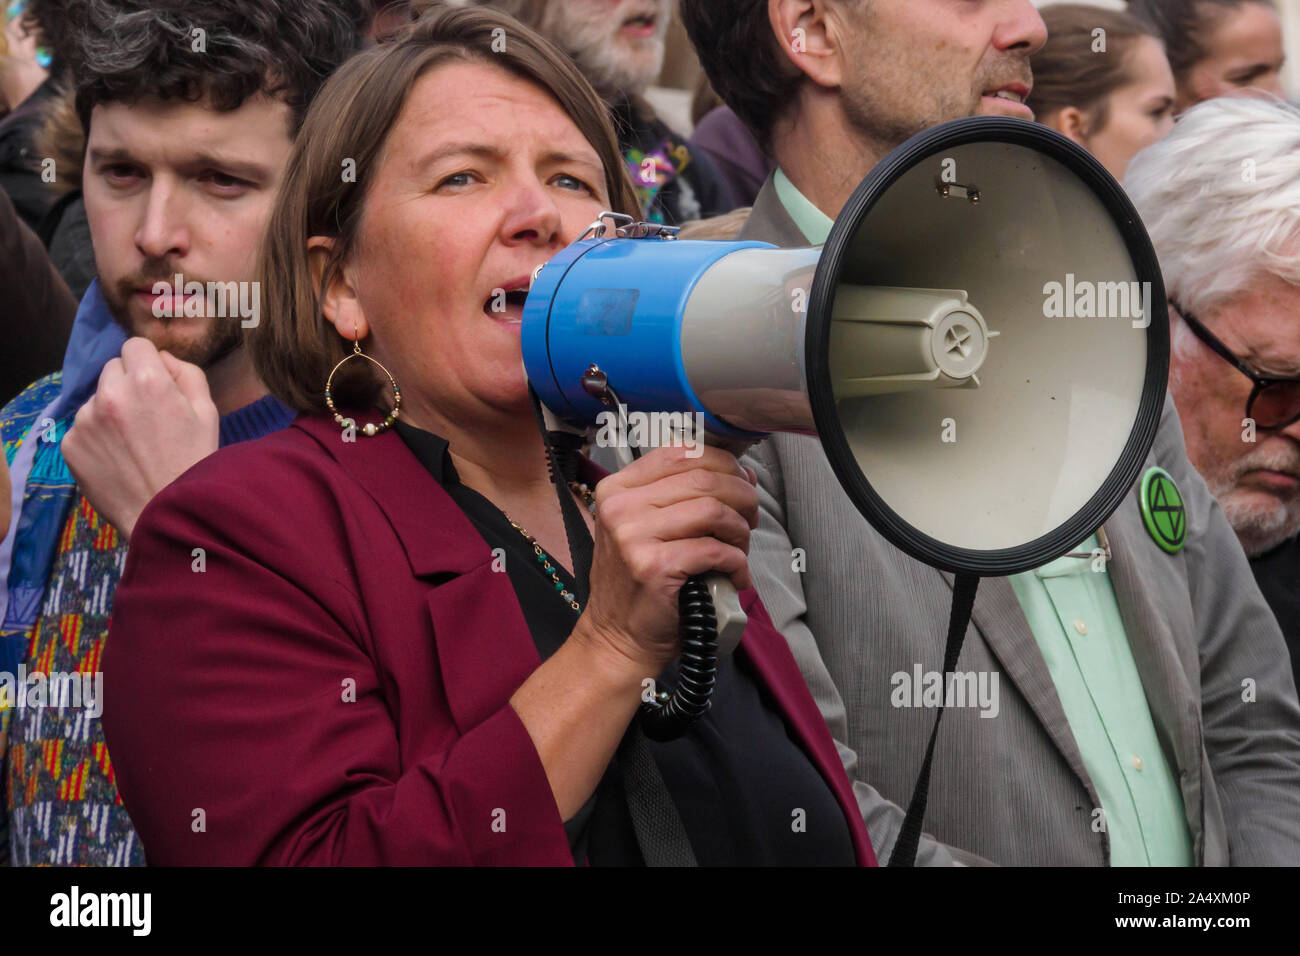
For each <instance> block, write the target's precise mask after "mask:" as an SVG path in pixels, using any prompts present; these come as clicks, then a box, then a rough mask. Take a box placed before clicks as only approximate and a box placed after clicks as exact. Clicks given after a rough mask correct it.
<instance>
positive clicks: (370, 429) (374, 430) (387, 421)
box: [325, 332, 402, 438]
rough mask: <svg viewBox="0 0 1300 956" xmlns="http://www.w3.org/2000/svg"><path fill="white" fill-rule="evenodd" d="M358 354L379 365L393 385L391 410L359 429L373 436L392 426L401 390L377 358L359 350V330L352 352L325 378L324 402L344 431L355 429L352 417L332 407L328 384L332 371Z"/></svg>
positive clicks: (332, 376)
mask: <svg viewBox="0 0 1300 956" xmlns="http://www.w3.org/2000/svg"><path fill="white" fill-rule="evenodd" d="M358 355H359V356H361V357H362V358H363V359H365V360H366V361H367V362H370V363H372V364H374V365H377V366H379V370H380V371H381V372H383V373H384V374H385V375H387V376H388V381H389V384H391V385H392V386H393V408H392V411H390V412H389V413H388V415H387V417H385V418H384V420H383V421H382V422H379V423H378V424H375V423H374V422H367V423H366V424H365V425H364V426H363V427H362V429H361V433H362V434H363V435H365V436H366V437H367V438H373V437H374V436H376V435H379V434H381V433H383V432H386V431H388V429H390V428H392V427H393V422H395V421H397V415H398V412H399V411H400V410H401V407H402V390H401V389H400V388H398V387H397V379H395V378H393V373H392V372H390V371H388V369H386V368H384V366H383V365H382V364H380V362H379V361H378V359H373V358H371V357H370V356H369V355H367V354H366V353H365V352H363V351H361V338H360V334H359V332H358V334H357V337H356V338H354V339H353V340H352V354H351V355H345V356H344V357H343V361H341V362H339V364H338V365H335V366H334V368H333V369H331V370H330V374H329V378H327V379H325V404H326V405H327V406H328V407H329V410H330V411H331V412H333V413H334V421H335V422H337V423H338V424H339V426H340V427H341V428H342V429H343V430H344V431H345V432H346V431H347V430H348V429H349V428H352V429H355V428H356V427H357V423H356V422H355V421H354V420H353V419H351V418H344V417H343V416H342V415H340V414H339V410H338V409H337V408H335V407H334V398H333V396H332V394H331V392H330V384H331V383H332V382H333V381H334V373H335V372H337V371H338V370H339V369H340V368H342V367H343V365H344V364H345V363H346V362H348V361H349V360H351V359H354V358H356V357H357V356H358Z"/></svg>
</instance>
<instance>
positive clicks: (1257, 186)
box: [1124, 98, 1300, 680]
mask: <svg viewBox="0 0 1300 956" xmlns="http://www.w3.org/2000/svg"><path fill="white" fill-rule="evenodd" d="M1124 185H1125V187H1126V188H1127V189H1128V192H1129V195H1130V196H1132V198H1133V202H1134V203H1135V204H1136V206H1137V207H1138V211H1139V212H1140V213H1141V214H1142V218H1143V220H1144V221H1145V222H1146V224H1147V229H1148V230H1149V231H1150V233H1151V239H1152V241H1153V242H1154V244H1155V247H1156V252H1157V253H1158V254H1159V256H1160V265H1161V269H1162V271H1163V273H1164V279H1165V289H1166V292H1167V293H1168V295H1169V302H1170V312H1169V315H1170V334H1171V336H1172V354H1171V356H1170V370H1169V371H1170V374H1169V388H1170V391H1171V392H1172V393H1173V397H1174V403H1175V404H1176V405H1177V406H1178V414H1179V417H1180V418H1181V419H1182V425H1183V436H1184V437H1185V438H1186V440H1187V455H1188V457H1189V458H1190V459H1191V461H1192V464H1194V465H1195V466H1196V469H1197V470H1198V471H1199V472H1200V473H1201V475H1202V476H1203V477H1204V478H1205V483H1206V484H1207V485H1208V486H1209V489H1210V491H1211V492H1212V493H1213V494H1214V496H1215V498H1217V499H1218V502H1219V504H1220V505H1221V506H1222V508H1223V511H1224V514H1226V515H1227V517H1228V522H1229V523H1230V524H1231V525H1232V528H1233V530H1234V531H1236V533H1237V538H1238V539H1239V540H1240V541H1241V544H1242V547H1243V548H1244V549H1245V551H1246V555H1247V556H1248V557H1249V558H1250V562H1251V569H1252V570H1253V571H1254V573H1255V579H1256V581H1257V582H1258V583H1259V586H1260V589H1261V590H1262V591H1263V592H1264V597H1265V598H1266V599H1267V600H1268V602H1269V605H1270V606H1271V607H1272V609H1273V613H1274V614H1275V615H1276V616H1277V619H1278V623H1279V624H1280V625H1281V627H1282V633H1283V634H1284V635H1285V636H1286V639H1287V644H1288V645H1289V647H1290V649H1291V660H1292V667H1293V669H1294V670H1295V673H1296V677H1297V680H1300V587H1297V586H1296V581H1297V575H1298V574H1300V537H1298V536H1297V533H1298V532H1300V321H1297V320H1296V316H1297V315H1300V111H1297V110H1296V109H1294V108H1293V107H1291V106H1288V105H1286V104H1284V103H1280V102H1273V101H1268V100H1258V99H1236V98H1223V99H1215V100H1209V101H1207V102H1205V103H1202V104H1200V105H1199V106H1196V107H1193V108H1192V109H1191V110H1188V111H1187V112H1186V113H1185V114H1183V117H1182V119H1180V120H1179V122H1178V125H1177V126H1175V127H1174V131H1173V133H1171V134H1170V136H1169V137H1168V138H1167V139H1166V140H1164V141H1163V142H1161V143H1157V144H1156V145H1154V146H1152V147H1150V148H1149V149H1147V150H1145V151H1144V152H1142V153H1140V154H1139V155H1138V157H1137V159H1136V160H1135V161H1134V162H1133V164H1132V165H1131V166H1129V169H1128V174H1127V176H1126V178H1125V181H1124Z"/></svg>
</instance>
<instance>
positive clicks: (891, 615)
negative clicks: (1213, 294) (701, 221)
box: [682, 0, 1300, 866]
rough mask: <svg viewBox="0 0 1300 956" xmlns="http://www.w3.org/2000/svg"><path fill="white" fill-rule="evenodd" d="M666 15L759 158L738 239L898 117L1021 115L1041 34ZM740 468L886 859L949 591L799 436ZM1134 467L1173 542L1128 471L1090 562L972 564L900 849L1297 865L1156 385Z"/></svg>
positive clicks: (1221, 562) (1237, 612)
mask: <svg viewBox="0 0 1300 956" xmlns="http://www.w3.org/2000/svg"><path fill="white" fill-rule="evenodd" d="M682 15H683V20H684V21H685V23H686V26H687V30H688V32H689V33H690V35H691V40H692V42H693V43H694V44H695V46H696V49H697V51H698V52H699V54H700V60H701V62H702V63H703V64H704V67H705V69H706V70H707V71H708V74H709V78H710V80H711V81H712V84H713V87H714V89H715V90H717V92H718V94H719V95H720V96H721V97H722V99H723V100H724V101H725V102H726V103H727V104H728V105H730V106H731V107H732V109H734V110H735V111H736V113H737V114H738V115H739V116H740V117H741V118H742V119H744V120H745V121H746V122H747V123H748V124H749V125H750V126H751V128H752V129H753V130H754V132H755V135H756V136H757V137H758V138H759V139H760V141H762V142H764V143H765V144H766V146H767V147H768V148H769V150H770V151H771V153H772V155H773V157H774V158H775V159H776V161H777V164H778V166H779V168H778V170H777V171H776V173H774V174H773V177H772V178H771V179H769V181H768V182H767V184H766V185H765V186H764V187H763V190H762V192H761V193H760V194H759V196H758V199H757V200H756V202H755V204H754V210H753V213H752V214H751V217H750V219H749V221H748V222H747V224H746V226H745V228H744V230H742V232H741V238H745V239H759V240H766V241H770V242H774V243H776V244H778V245H781V246H804V245H815V244H819V243H822V242H824V241H825V240H826V237H827V235H828V234H829V231H830V228H831V222H832V219H833V218H834V217H835V216H836V215H837V214H838V213H839V212H840V209H841V208H842V206H843V205H844V203H845V201H846V200H847V199H848V197H849V196H850V194H851V193H852V191H853V189H854V188H855V187H856V186H857V185H858V183H859V182H860V181H861V180H862V179H863V177H864V176H865V175H866V174H867V173H868V172H869V171H870V170H871V168H872V167H873V166H874V165H875V164H876V163H877V162H879V161H880V160H881V158H882V157H883V156H884V155H885V154H886V153H887V152H888V151H890V150H891V149H893V148H895V147H897V146H898V145H900V144H901V143H902V142H903V141H904V140H906V139H907V138H908V137H910V136H912V135H914V134H916V133H919V132H921V131H922V130H925V129H927V128H929V127H931V126H934V125H936V124H938V123H941V122H944V121H946V120H951V119H956V118H959V117H964V116H974V115H980V114H994V115H1007V116H1013V117H1020V118H1023V119H1030V118H1031V116H1030V114H1029V111H1028V110H1027V109H1026V108H1025V107H1024V106H1023V105H1022V102H1021V101H1023V99H1024V98H1025V94H1026V93H1027V92H1029V87H1030V83H1031V75H1030V69H1029V57H1030V55H1031V54H1033V53H1034V52H1035V51H1036V50H1038V49H1039V48H1040V47H1041V46H1042V44H1043V43H1044V40H1045V31H1044V29H1043V25H1042V20H1041V19H1040V17H1039V16H1038V14H1037V12H1036V11H1035V10H1034V8H1033V6H1032V5H1031V4H1030V3H1029V0H973V2H972V0H683V2H682ZM1233 174H1234V173H1231V172H1229V173H1225V174H1224V175H1225V176H1230V175H1233ZM1025 214H1026V215H1028V216H1032V215H1034V211H1033V210H1030V209H1027V210H1026V213H1025ZM1202 228H1205V227H1202ZM1124 427H1127V425H1125V426H1124ZM747 463H748V464H749V465H750V466H751V467H753V468H754V469H755V471H756V472H757V474H758V479H759V490H760V506H761V512H762V515H761V523H760V526H759V529H758V530H757V531H755V532H754V534H753V536H752V539H751V548H750V566H751V570H752V573H753V575H754V581H755V586H756V587H757V588H758V591H759V593H760V595H761V596H762V598H763V603H764V605H765V606H766V607H767V608H768V611H769V613H770V614H771V617H772V620H773V622H774V623H775V624H776V625H777V627H778V628H779V629H780V630H781V631H782V632H783V633H784V634H785V636H786V639H787V641H789V643H790V645H791V649H792V650H793V652H794V654H795V657H796V659H797V660H799V662H800V665H801V668H802V669H803V673H804V676H805V679H807V680H808V682H809V685H810V686H811V688H812V689H813V692H814V696H815V697H816V698H817V700H818V701H819V703H820V705H821V707H822V713H823V715H824V716H825V717H826V719H827V722H828V724H829V725H830V727H831V730H832V735H833V736H834V737H835V738H836V739H837V740H838V741H840V742H841V743H842V751H841V755H842V756H843V757H844V760H845V766H846V769H848V771H849V775H850V777H852V778H854V780H855V790H856V791H857V793H858V797H859V804H860V809H861V810H862V812H863V815H864V817H865V819H866V822H867V826H868V829H869V831H870V833H871V837H872V844H873V845H874V846H876V847H877V848H878V851H879V853H880V855H881V859H886V858H888V857H889V856H890V855H891V854H892V852H893V846H894V844H895V842H896V840H897V837H898V832H899V828H900V825H901V822H902V818H903V813H902V811H901V809H900V808H899V805H902V804H906V803H907V801H908V799H909V797H910V795H911V793H912V789H913V785H914V783H915V781H916V775H917V769H918V767H919V766H920V763H921V759H922V755H923V754H924V752H925V748H926V742H927V739H928V738H929V735H930V732H931V729H932V727H933V726H934V714H933V712H932V711H931V710H930V709H927V708H925V707H904V706H899V705H896V704H895V700H894V695H893V694H892V693H891V689H892V686H893V679H892V675H897V674H899V673H903V674H907V673H911V672H912V671H913V669H914V668H915V667H917V665H920V666H922V667H924V668H935V667H938V666H939V665H940V661H941V659H942V635H943V634H944V633H946V631H947V624H948V618H949V611H950V606H951V603H952V598H953V591H952V585H951V583H950V581H949V579H948V578H946V577H945V576H944V575H943V574H942V573H940V572H939V571H937V570H935V569H933V568H931V567H929V566H927V565H924V564H921V563H920V562H918V561H915V560H913V559H911V558H910V557H908V556H906V555H904V554H903V553H902V552H900V551H899V550H897V549H896V548H894V547H893V546H892V545H890V544H889V543H888V542H887V541H886V540H885V539H884V538H883V537H882V536H881V535H880V534H879V533H877V532H876V531H875V530H874V529H873V528H871V526H870V525H868V524H867V523H866V521H865V520H863V519H862V518H861V516H860V515H859V514H858V513H857V511H856V509H855V508H854V506H853V504H852V503H851V501H850V500H849V499H848V497H847V496H846V495H845V494H844V492H843V491H842V490H841V489H840V487H839V484H838V482H837V481H836V479H835V477H834V473H833V472H832V470H831V467H830V464H829V462H828V461H827V460H826V456H825V454H824V453H823V452H822V449H821V446H820V444H819V443H818V442H817V441H816V440H815V439H813V438H808V437H802V436H795V435H777V436H774V437H772V438H770V439H768V440H767V441H765V442H764V443H762V444H761V445H760V446H758V447H757V448H756V449H755V451H754V452H753V454H751V455H750V456H749V457H748V459H747ZM1155 468H1159V469H1163V472H1164V473H1165V475H1166V477H1167V478H1168V479H1169V481H1170V484H1171V485H1173V486H1176V488H1177V489H1178V491H1179V492H1180V494H1181V500H1182V504H1183V509H1184V517H1185V522H1186V528H1185V532H1184V538H1183V540H1182V541H1181V542H1180V545H1181V547H1179V548H1176V549H1175V553H1171V552H1169V551H1168V550H1166V549H1165V548H1163V547H1161V546H1159V545H1158V544H1157V542H1156V541H1155V540H1154V539H1153V535H1151V534H1148V532H1147V530H1146V528H1145V522H1144V520H1143V518H1142V516H1141V514H1140V511H1139V505H1138V501H1137V494H1136V488H1135V489H1134V492H1133V493H1131V494H1130V495H1129V496H1128V497H1127V498H1126V499H1125V501H1124V503H1123V504H1122V505H1121V506H1120V508H1119V509H1118V510H1117V511H1116V512H1115V514H1114V515H1113V516H1112V517H1111V519H1110V520H1109V521H1108V522H1107V523H1106V525H1105V528H1104V529H1103V530H1104V532H1105V534H1106V539H1107V540H1108V542H1109V554H1110V560H1109V561H1108V562H1106V563H1105V565H1104V567H1103V569H1102V570H1101V572H1100V573H1098V571H1097V570H1095V568H1094V563H1093V562H1092V561H1090V560H1086V559H1085V560H1078V559H1074V558H1069V557H1066V558H1062V559H1060V560H1059V561H1056V562H1053V563H1052V564H1051V565H1049V566H1047V567H1046V568H1043V569H1038V570H1036V571H1032V572H1028V573H1026V574H1022V575H1017V576H1015V577H1014V578H985V579H983V580H982V582H981V584H980V587H979V591H978V593H977V595H976V598H975V605H974V612H973V615H972V625H971V626H970V627H969V628H968V631H967V636H966V642H965V646H964V649H963V652H962V655H961V669H962V671H963V672H965V673H971V672H974V673H976V674H978V675H988V676H989V677H990V681H989V683H990V684H992V680H991V678H993V677H998V678H999V684H998V686H999V688H1000V699H999V701H998V709H997V713H996V716H993V715H990V716H989V717H988V719H985V717H983V716H982V715H983V714H984V713H985V711H983V710H981V709H978V708H975V707H965V708H963V707H953V708H949V710H948V711H947V712H945V718H944V722H943V725H942V727H941V729H940V732H939V735H938V744H937V747H936V749H935V754H934V764H933V774H932V778H931V779H932V785H931V787H930V791H929V809H928V813H927V815H926V826H927V828H928V830H929V831H930V833H932V834H933V839H923V840H922V845H921V851H920V855H919V862H921V863H928V864H941V865H942V864H947V863H950V862H951V861H952V858H953V856H954V855H956V856H957V857H958V858H959V859H961V854H960V853H954V852H953V851H951V848H952V847H960V848H961V849H962V850H963V851H970V852H972V853H974V854H978V856H979V857H982V858H984V859H986V860H990V861H992V862H994V863H999V864H1013V865H1045V864H1054V865H1094V866H1095V865H1183V866H1186V865H1225V864H1228V863H1232V864H1263V863H1289V864H1295V863H1297V862H1300V704H1297V701H1296V690H1295V683H1294V681H1293V679H1292V675H1291V670H1290V667H1289V666H1288V662H1287V658H1286V649H1285V646H1284V644H1283V641H1282V637H1281V634H1280V633H1279V632H1278V629H1277V625H1276V623H1275V622H1274V620H1273V618H1272V615H1271V614H1270V612H1269V609H1268V606H1267V605H1266V604H1265V603H1264V600H1263V598H1262V597H1261V596H1260V594H1259V590H1258V588H1256V586H1255V584H1254V582H1253V580H1252V578H1251V574H1250V569H1249V567H1248V566H1247V564H1246V561H1245V557H1244V555H1243V554H1242V553H1241V549H1240V548H1239V547H1238V546H1237V544H1236V540H1235V538H1234V537H1233V533H1232V529H1231V528H1230V527H1229V525H1228V523H1227V522H1226V521H1225V520H1224V518H1223V515H1222V513H1221V512H1220V511H1219V509H1218V507H1217V506H1216V505H1215V503H1214V499H1213V497H1212V496H1211V495H1210V493H1209V491H1208V490H1207V489H1206V487H1205V483H1204V482H1203V481H1202V480H1201V478H1200V476H1199V475H1197V473H1196V471H1195V469H1193V468H1192V466H1191V463H1190V462H1189V461H1188V460H1187V456H1186V453H1185V451H1184V448H1183V439H1182V435H1181V432H1180V430H1179V424H1178V413H1177V411H1176V410H1175V409H1174V407H1173V403H1172V402H1168V401H1167V402H1166V405H1165V410H1164V415H1163V418H1162V421H1161V424H1160V428H1159V431H1158V433H1157V435H1156V439H1155V443H1154V445H1153V447H1152V449H1151V452H1150V453H1149V455H1148V456H1147V460H1146V462H1145V463H1144V471H1147V472H1148V473H1152V474H1158V473H1156V472H1152V471H1151V469H1155ZM924 480H925V476H924V475H918V476H917V481H918V482H924ZM1099 545H1100V538H1099V535H1092V536H1090V537H1089V539H1088V540H1087V541H1084V542H1080V543H1079V545H1078V547H1077V548H1076V550H1077V551H1083V552H1089V553H1093V552H1094V549H1098V548H1099ZM795 547H800V548H803V549H804V551H805V553H806V571H804V572H802V573H801V572H799V571H798V570H796V568H797V567H798V565H797V563H796V562H792V561H791V553H792V549H793V548H795ZM1247 680H1248V681H1249V683H1248V684H1244V683H1243V682H1244V681H1247Z"/></svg>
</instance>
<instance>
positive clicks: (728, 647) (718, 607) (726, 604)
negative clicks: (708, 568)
mask: <svg viewBox="0 0 1300 956" xmlns="http://www.w3.org/2000/svg"><path fill="white" fill-rule="evenodd" d="M704 583H705V584H706V585H708V588H709V597H710V598H712V599H713V613H714V616H715V618H716V620H717V628H718V656H719V657H726V656H728V655H729V654H733V653H735V650H736V646H737V645H738V644H739V643H740V638H741V635H743V634H744V633H745V625H746V624H747V623H749V618H748V617H746V616H745V612H744V611H742V610H741V609H740V595H739V594H737V593H736V586H735V585H734V584H732V583H731V578H729V577H727V576H726V575H725V574H719V573H717V572H716V571H714V572H711V573H709V574H706V575H705V576H704Z"/></svg>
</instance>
